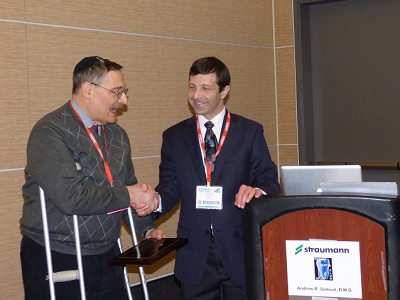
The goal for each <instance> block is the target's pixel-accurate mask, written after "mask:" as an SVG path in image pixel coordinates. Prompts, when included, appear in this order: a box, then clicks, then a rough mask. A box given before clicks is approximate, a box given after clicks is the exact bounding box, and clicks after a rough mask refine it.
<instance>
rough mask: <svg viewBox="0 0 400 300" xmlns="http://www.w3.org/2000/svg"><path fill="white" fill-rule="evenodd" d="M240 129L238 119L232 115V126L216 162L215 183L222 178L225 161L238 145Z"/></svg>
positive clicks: (213, 178) (213, 179)
mask: <svg viewBox="0 0 400 300" xmlns="http://www.w3.org/2000/svg"><path fill="white" fill-rule="evenodd" d="M239 129H240V127H239V126H238V124H237V119H236V118H235V117H234V115H233V114H232V113H231V124H230V126H229V130H228V134H227V136H226V139H225V142H224V144H223V145H222V148H221V151H220V153H219V154H218V156H217V159H216V162H215V168H214V173H213V176H212V181H213V182H217V180H218V178H219V176H221V172H222V167H223V166H224V164H225V161H226V159H227V157H228V156H229V153H231V151H232V150H233V149H235V148H234V145H235V144H236V140H237V139H238V138H239V134H238V131H239ZM222 175H223V174H222Z"/></svg>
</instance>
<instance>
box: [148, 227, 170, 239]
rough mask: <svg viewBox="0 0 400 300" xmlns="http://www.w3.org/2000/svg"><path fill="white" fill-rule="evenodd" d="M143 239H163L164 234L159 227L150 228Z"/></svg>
mask: <svg viewBox="0 0 400 300" xmlns="http://www.w3.org/2000/svg"><path fill="white" fill-rule="evenodd" d="M144 238H145V239H157V240H161V239H165V238H166V235H165V233H164V232H163V231H162V230H161V229H150V230H149V231H147V233H146V236H145V237H144Z"/></svg>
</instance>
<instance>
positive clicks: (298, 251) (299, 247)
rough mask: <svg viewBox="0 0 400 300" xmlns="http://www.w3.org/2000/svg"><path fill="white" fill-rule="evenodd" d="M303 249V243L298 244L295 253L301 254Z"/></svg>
mask: <svg viewBox="0 0 400 300" xmlns="http://www.w3.org/2000/svg"><path fill="white" fill-rule="evenodd" d="M301 251H303V244H301V245H300V246H298V247H297V248H296V252H295V253H294V254H295V255H297V254H299V253H300V252H301Z"/></svg>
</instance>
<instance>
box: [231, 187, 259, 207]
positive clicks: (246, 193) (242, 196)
mask: <svg viewBox="0 0 400 300" xmlns="http://www.w3.org/2000/svg"><path fill="white" fill-rule="evenodd" d="M262 194H263V193H262V191H261V190H259V189H256V188H253V187H251V186H248V185H244V184H242V185H241V186H240V188H239V192H238V193H237V194H236V197H235V206H237V207H239V208H244V207H245V206H246V204H247V203H249V202H250V201H251V199H253V197H256V198H260V197H261V196H262Z"/></svg>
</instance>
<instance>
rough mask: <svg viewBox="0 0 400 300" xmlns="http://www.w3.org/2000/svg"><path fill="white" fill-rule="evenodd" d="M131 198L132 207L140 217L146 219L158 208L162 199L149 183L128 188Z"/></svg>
mask: <svg viewBox="0 0 400 300" xmlns="http://www.w3.org/2000/svg"><path fill="white" fill-rule="evenodd" d="M127 188H128V191H129V197H130V206H131V207H132V208H133V209H134V210H135V211H136V213H137V214H138V216H141V217H144V216H147V215H148V214H151V213H152V212H153V211H155V210H156V209H157V208H158V205H159V201H160V197H159V196H158V194H157V193H156V192H155V190H154V189H153V188H152V187H151V186H150V185H149V184H147V183H138V184H135V185H133V186H127Z"/></svg>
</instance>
